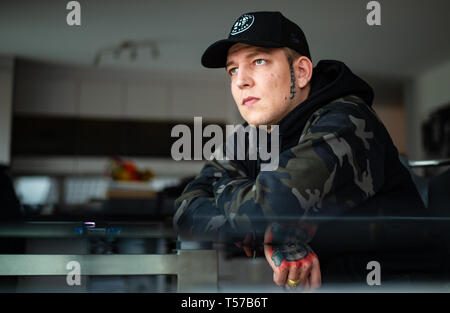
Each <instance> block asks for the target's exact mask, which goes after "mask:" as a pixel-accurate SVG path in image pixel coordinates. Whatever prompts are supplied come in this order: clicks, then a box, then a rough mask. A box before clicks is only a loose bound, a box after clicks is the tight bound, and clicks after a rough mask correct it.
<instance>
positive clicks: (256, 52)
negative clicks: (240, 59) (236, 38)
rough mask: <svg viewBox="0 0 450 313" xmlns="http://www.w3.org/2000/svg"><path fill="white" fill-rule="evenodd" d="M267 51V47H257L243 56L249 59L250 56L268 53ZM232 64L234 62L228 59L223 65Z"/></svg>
mask: <svg viewBox="0 0 450 313" xmlns="http://www.w3.org/2000/svg"><path fill="white" fill-rule="evenodd" d="M268 53H269V49H266V48H258V49H257V50H255V51H253V52H251V53H249V54H247V55H246V56H245V58H246V59H251V58H253V57H255V56H257V55H259V54H268ZM232 64H235V62H234V61H233V60H231V61H228V62H227V64H226V65H225V67H228V66H230V65H232Z"/></svg>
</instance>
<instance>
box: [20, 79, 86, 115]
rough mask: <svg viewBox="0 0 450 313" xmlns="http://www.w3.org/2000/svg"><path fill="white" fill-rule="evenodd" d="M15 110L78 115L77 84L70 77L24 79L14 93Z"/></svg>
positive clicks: (27, 112) (28, 112) (32, 112)
mask: <svg viewBox="0 0 450 313" xmlns="http://www.w3.org/2000/svg"><path fill="white" fill-rule="evenodd" d="M14 96H15V100H14V112H17V113H25V114H30V113H31V114H41V115H42V114H45V115H61V116H75V115H77V113H78V112H77V101H78V95H77V85H76V82H75V81H74V80H69V79H66V80H65V79H59V80H56V79H32V78H30V79H22V80H20V81H19V85H18V89H17V91H16V92H15V94H14Z"/></svg>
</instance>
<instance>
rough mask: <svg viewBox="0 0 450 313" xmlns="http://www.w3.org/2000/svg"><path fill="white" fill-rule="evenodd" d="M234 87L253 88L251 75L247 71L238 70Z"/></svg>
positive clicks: (243, 69)
mask: <svg viewBox="0 0 450 313" xmlns="http://www.w3.org/2000/svg"><path fill="white" fill-rule="evenodd" d="M236 85H237V87H238V88H240V89H244V88H248V87H252V86H253V78H252V76H251V73H250V72H249V71H248V70H247V69H245V68H242V67H241V68H240V69H239V71H238V72H237V80H236Z"/></svg>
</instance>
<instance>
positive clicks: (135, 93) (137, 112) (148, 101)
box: [125, 82, 170, 120]
mask: <svg viewBox="0 0 450 313" xmlns="http://www.w3.org/2000/svg"><path fill="white" fill-rule="evenodd" d="M125 98H126V101H125V103H126V106H125V117H126V118H130V119H148V120H155V119H158V120H162V119H166V120H167V119H169V118H170V116H169V102H168V88H167V85H165V84H162V83H154V82H149V83H130V84H128V85H127V88H126V97H125Z"/></svg>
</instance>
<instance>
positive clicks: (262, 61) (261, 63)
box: [255, 59, 266, 65]
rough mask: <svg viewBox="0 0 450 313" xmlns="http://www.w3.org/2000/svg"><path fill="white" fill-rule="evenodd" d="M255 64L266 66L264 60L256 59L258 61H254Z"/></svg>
mask: <svg viewBox="0 0 450 313" xmlns="http://www.w3.org/2000/svg"><path fill="white" fill-rule="evenodd" d="M255 64H256V65H263V64H266V60H264V59H258V60H255Z"/></svg>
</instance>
